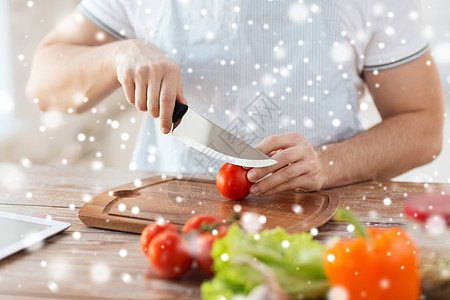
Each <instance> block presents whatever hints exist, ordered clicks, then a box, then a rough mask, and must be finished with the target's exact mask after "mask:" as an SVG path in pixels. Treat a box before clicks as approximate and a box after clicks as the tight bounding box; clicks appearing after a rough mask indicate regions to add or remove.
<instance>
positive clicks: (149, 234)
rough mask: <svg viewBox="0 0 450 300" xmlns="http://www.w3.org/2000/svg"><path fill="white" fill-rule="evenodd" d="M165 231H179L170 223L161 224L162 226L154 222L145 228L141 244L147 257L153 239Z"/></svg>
mask: <svg viewBox="0 0 450 300" xmlns="http://www.w3.org/2000/svg"><path fill="white" fill-rule="evenodd" d="M163 231H172V232H177V231H178V229H177V228H176V227H175V226H174V225H172V224H170V223H161V224H160V223H157V222H154V223H151V224H148V225H147V226H146V227H145V228H144V230H142V233H141V240H140V242H141V250H142V252H143V253H144V254H145V255H147V253H148V245H149V244H150V242H151V241H152V239H153V238H154V237H155V236H157V235H158V234H159V233H161V232H163Z"/></svg>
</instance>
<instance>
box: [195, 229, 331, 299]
mask: <svg viewBox="0 0 450 300" xmlns="http://www.w3.org/2000/svg"><path fill="white" fill-rule="evenodd" d="M323 251H324V246H323V245H322V244H321V243H319V242H317V241H313V240H312V235H311V234H309V233H302V234H288V233H286V231H284V230H283V229H282V228H280V227H277V228H275V229H272V230H264V231H261V232H259V233H250V232H244V231H243V230H242V229H240V228H239V227H238V226H237V225H236V224H233V225H231V226H230V228H229V230H228V233H227V235H226V236H225V237H223V238H221V239H218V240H217V241H216V242H215V243H214V246H213V249H212V257H213V260H214V265H213V266H214V270H215V271H216V275H215V277H214V278H213V279H212V280H211V281H209V282H205V283H203V285H202V297H203V298H204V299H232V298H233V297H237V296H240V295H241V296H247V295H249V294H250V292H252V291H254V289H255V288H257V287H263V286H264V284H265V283H269V284H272V285H275V287H276V286H277V285H279V287H281V290H282V291H281V292H282V293H283V292H284V293H286V294H288V295H289V296H290V297H291V298H295V299H297V298H298V299H303V298H314V297H319V296H323V295H324V294H325V293H326V291H327V288H328V283H327V280H326V276H325V272H324V269H323V264H322V257H323ZM267 276H269V277H267ZM266 287H267V285H266ZM275 290H276V288H275ZM256 292H258V290H256ZM266 292H267V291H266ZM272 292H273V289H272ZM275 292H276V293H278V295H279V293H280V291H279V290H278V291H275ZM284 293H283V294H284ZM275 298H277V299H282V298H281V297H275ZM286 299H288V298H286Z"/></svg>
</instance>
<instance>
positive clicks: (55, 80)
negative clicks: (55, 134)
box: [27, 41, 124, 113]
mask: <svg viewBox="0 0 450 300" xmlns="http://www.w3.org/2000/svg"><path fill="white" fill-rule="evenodd" d="M121 43H124V41H118V42H112V43H108V44H105V45H100V46H79V45H74V44H63V43H61V44H58V43H56V44H50V45H42V46H40V47H39V49H38V50H37V51H36V54H35V57H34V60H33V68H32V71H31V75H30V79H29V81H28V84H27V95H28V97H29V98H30V99H38V100H37V101H38V103H37V104H38V106H39V107H40V109H41V110H44V111H45V110H49V109H52V110H59V111H64V112H69V113H70V112H73V113H79V112H83V111H86V110H88V109H90V108H91V107H92V106H94V105H95V104H96V103H98V101H99V100H101V99H102V98H104V97H105V96H107V95H108V94H109V93H111V92H113V91H114V90H115V89H117V88H118V87H119V83H118V81H117V75H116V68H115V56H116V53H117V51H118V48H119V47H120V46H121Z"/></svg>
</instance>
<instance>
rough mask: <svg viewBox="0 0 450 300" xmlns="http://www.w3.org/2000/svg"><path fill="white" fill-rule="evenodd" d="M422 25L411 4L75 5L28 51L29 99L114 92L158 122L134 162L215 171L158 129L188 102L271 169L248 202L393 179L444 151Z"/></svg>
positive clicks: (95, 98) (436, 83)
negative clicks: (236, 135)
mask: <svg viewBox="0 0 450 300" xmlns="http://www.w3.org/2000/svg"><path fill="white" fill-rule="evenodd" d="M420 21H421V20H420V14H419V9H418V1H410V0H402V1H395V2H392V1H389V2H388V1H376V2H375V1H369V0H367V1H360V0H354V1H343V0H335V1H333V2H329V1H327V2H326V3H323V1H306V0H305V1H187V0H184V1H181V0H180V1H175V0H170V1H169V0H168V1H152V0H143V1H136V2H135V1H124V0H114V1H90V0H86V1H83V2H82V3H81V4H80V6H79V7H78V8H77V10H76V11H74V12H73V13H72V14H71V15H69V16H68V17H67V18H66V19H64V20H63V21H62V22H61V24H59V25H58V26H57V27H56V28H55V29H54V30H53V31H52V32H50V33H49V34H48V35H47V36H46V37H45V38H44V40H43V41H42V43H41V44H40V46H39V47H38V49H37V51H36V54H35V58H34V63H33V69H32V73H31V77H30V80H29V82H28V86H27V93H28V95H29V97H30V98H31V99H35V98H37V99H38V100H39V101H38V105H39V107H40V108H41V110H48V109H57V110H61V111H68V112H69V113H72V112H73V113H81V112H83V111H86V110H88V109H89V108H91V107H92V106H94V105H96V104H97V103H98V102H99V101H101V100H102V99H103V98H104V97H105V96H107V95H108V94H109V93H111V92H112V91H114V90H115V89H117V88H119V87H120V86H122V88H123V91H124V94H125V97H126V99H127V101H128V102H129V103H130V104H132V105H134V106H135V107H136V108H137V109H138V110H140V111H147V112H148V114H149V115H150V116H151V117H153V118H157V117H159V120H154V119H151V118H150V117H149V118H146V119H145V121H144V124H143V127H142V130H141V133H140V136H139V138H138V142H137V145H136V148H135V153H134V156H133V163H134V164H135V165H136V166H138V167H140V168H147V169H154V170H159V171H175V172H180V171H187V172H202V171H203V172H205V171H206V170H208V171H209V172H214V171H215V170H216V168H215V166H213V167H211V166H210V164H211V161H208V160H206V159H205V157H203V156H201V155H199V154H197V153H195V152H193V151H195V150H192V149H188V148H187V147H185V146H184V145H181V144H180V143H178V142H176V141H175V140H174V139H173V138H172V137H171V136H170V135H166V134H167V133H168V132H169V131H170V128H171V115H172V111H173V107H174V103H175V101H176V100H177V101H180V102H183V103H187V102H189V105H190V106H191V107H193V108H194V109H195V110H196V111H198V112H201V113H202V114H204V115H205V116H206V117H207V118H208V119H210V120H212V121H214V122H216V123H218V124H219V125H220V126H222V127H225V128H227V127H228V126H232V127H233V128H236V127H242V128H243V129H245V130H246V132H247V133H248V134H247V140H248V141H249V142H250V143H253V144H255V143H257V142H259V144H258V145H257V148H258V149H259V150H261V151H262V152H264V153H266V154H269V155H273V158H275V159H276V160H277V161H278V163H277V164H276V165H274V166H271V167H267V168H254V169H251V170H250V171H249V172H248V178H249V180H250V181H252V182H257V181H258V182H257V183H255V184H254V185H253V186H252V188H251V190H250V191H251V193H252V194H253V195H258V196H266V195H269V194H272V193H275V192H278V191H282V190H286V189H292V188H300V189H303V190H306V191H314V190H319V189H322V188H329V187H333V186H338V185H344V184H350V183H354V182H359V181H363V180H369V179H381V178H392V177H394V176H396V175H399V174H401V173H403V172H405V171H407V170H410V169H412V168H414V167H417V166H419V165H422V164H425V163H428V162H430V161H431V160H433V159H434V158H435V157H436V156H437V155H438V154H439V152H440V150H441V146H442V127H443V98H442V91H441V86H440V80H439V76H438V73H437V70H436V67H435V65H434V63H433V59H432V57H431V54H430V51H429V49H428V46H427V42H426V40H425V39H424V38H423V37H422V34H421V29H422V27H421V22H420ZM364 85H366V86H367V87H368V90H369V91H370V93H371V95H372V97H373V99H374V101H375V104H376V106H377V108H378V111H379V113H380V115H381V117H382V122H381V123H379V124H377V125H376V126H374V127H372V128H370V129H369V130H367V131H363V130H362V127H361V125H360V124H359V121H358V119H357V117H356V113H357V109H358V100H359V99H360V97H361V96H362V93H363V91H364ZM230 124H231V125H230ZM158 127H160V131H161V132H162V134H161V133H160V132H158V130H156V128H158ZM155 153H156V154H157V155H156V156H155V155H153V154H155ZM150 154H151V155H150ZM269 173H272V175H271V176H268V177H266V178H265V179H263V180H260V179H261V178H263V177H265V176H266V175H267V174H269ZM259 180H260V181H259Z"/></svg>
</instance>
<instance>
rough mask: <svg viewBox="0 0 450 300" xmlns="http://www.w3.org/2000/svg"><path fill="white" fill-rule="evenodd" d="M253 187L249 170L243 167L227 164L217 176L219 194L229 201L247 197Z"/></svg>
mask: <svg viewBox="0 0 450 300" xmlns="http://www.w3.org/2000/svg"><path fill="white" fill-rule="evenodd" d="M252 185H253V183H252V182H250V181H249V180H248V179H247V170H245V169H244V168H243V167H241V166H236V165H232V164H229V163H226V164H224V165H223V166H222V167H221V168H220V170H219V172H218V173H217V176H216V186H217V188H218V189H219V192H220V193H221V194H222V195H223V196H224V197H226V198H228V199H232V200H239V199H243V198H245V197H247V196H248V194H249V190H250V187H251V186H252Z"/></svg>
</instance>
